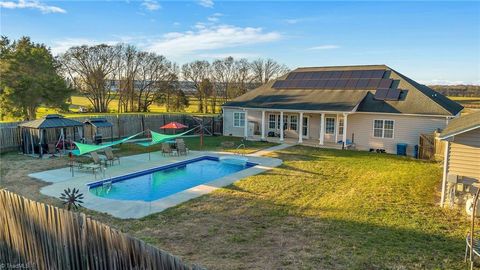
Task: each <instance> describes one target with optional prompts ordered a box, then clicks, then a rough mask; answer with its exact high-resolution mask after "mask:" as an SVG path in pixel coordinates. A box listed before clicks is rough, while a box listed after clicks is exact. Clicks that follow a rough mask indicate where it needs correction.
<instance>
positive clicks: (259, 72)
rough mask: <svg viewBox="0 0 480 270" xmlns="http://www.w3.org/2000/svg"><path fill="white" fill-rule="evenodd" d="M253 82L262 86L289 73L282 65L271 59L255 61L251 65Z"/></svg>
mask: <svg viewBox="0 0 480 270" xmlns="http://www.w3.org/2000/svg"><path fill="white" fill-rule="evenodd" d="M251 68H252V73H253V77H254V82H255V83H256V84H257V85H262V84H265V83H267V82H269V81H270V80H274V79H276V78H278V77H280V76H282V75H284V74H286V73H287V72H288V71H289V68H288V67H287V66H286V65H284V64H279V63H278V62H276V61H275V60H273V59H270V58H269V59H266V60H265V59H257V60H255V61H253V62H252V64H251Z"/></svg>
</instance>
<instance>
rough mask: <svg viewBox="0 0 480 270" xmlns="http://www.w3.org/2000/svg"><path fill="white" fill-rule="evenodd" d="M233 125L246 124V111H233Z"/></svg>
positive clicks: (240, 125) (241, 125)
mask: <svg viewBox="0 0 480 270" xmlns="http://www.w3.org/2000/svg"><path fill="white" fill-rule="evenodd" d="M233 126H234V127H244V126H245V113H244V112H234V113H233Z"/></svg>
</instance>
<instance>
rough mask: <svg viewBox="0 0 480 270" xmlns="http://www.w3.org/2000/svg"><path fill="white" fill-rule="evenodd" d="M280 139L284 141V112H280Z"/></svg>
mask: <svg viewBox="0 0 480 270" xmlns="http://www.w3.org/2000/svg"><path fill="white" fill-rule="evenodd" d="M280 141H281V142H283V112H280Z"/></svg>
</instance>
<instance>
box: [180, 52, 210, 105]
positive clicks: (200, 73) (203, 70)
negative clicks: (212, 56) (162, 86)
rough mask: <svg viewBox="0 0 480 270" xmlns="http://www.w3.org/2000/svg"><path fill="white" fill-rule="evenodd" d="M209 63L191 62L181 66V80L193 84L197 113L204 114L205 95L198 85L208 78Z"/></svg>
mask: <svg viewBox="0 0 480 270" xmlns="http://www.w3.org/2000/svg"><path fill="white" fill-rule="evenodd" d="M209 74H210V63H209V62H208V61H199V60H197V61H193V62H190V63H187V64H184V65H183V66H182V76H183V79H185V80H189V81H191V82H193V85H194V87H195V90H196V97H197V98H198V111H199V112H202V113H204V112H205V111H206V108H205V106H204V101H205V93H203V92H202V91H201V89H200V83H201V82H202V81H203V80H204V79H206V78H208V77H209Z"/></svg>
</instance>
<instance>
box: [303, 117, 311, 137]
mask: <svg viewBox="0 0 480 270" xmlns="http://www.w3.org/2000/svg"><path fill="white" fill-rule="evenodd" d="M302 121H303V124H302V137H303V138H305V139H308V137H309V135H310V134H309V133H310V127H309V123H310V121H309V118H308V116H304V117H303V119H302Z"/></svg>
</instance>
